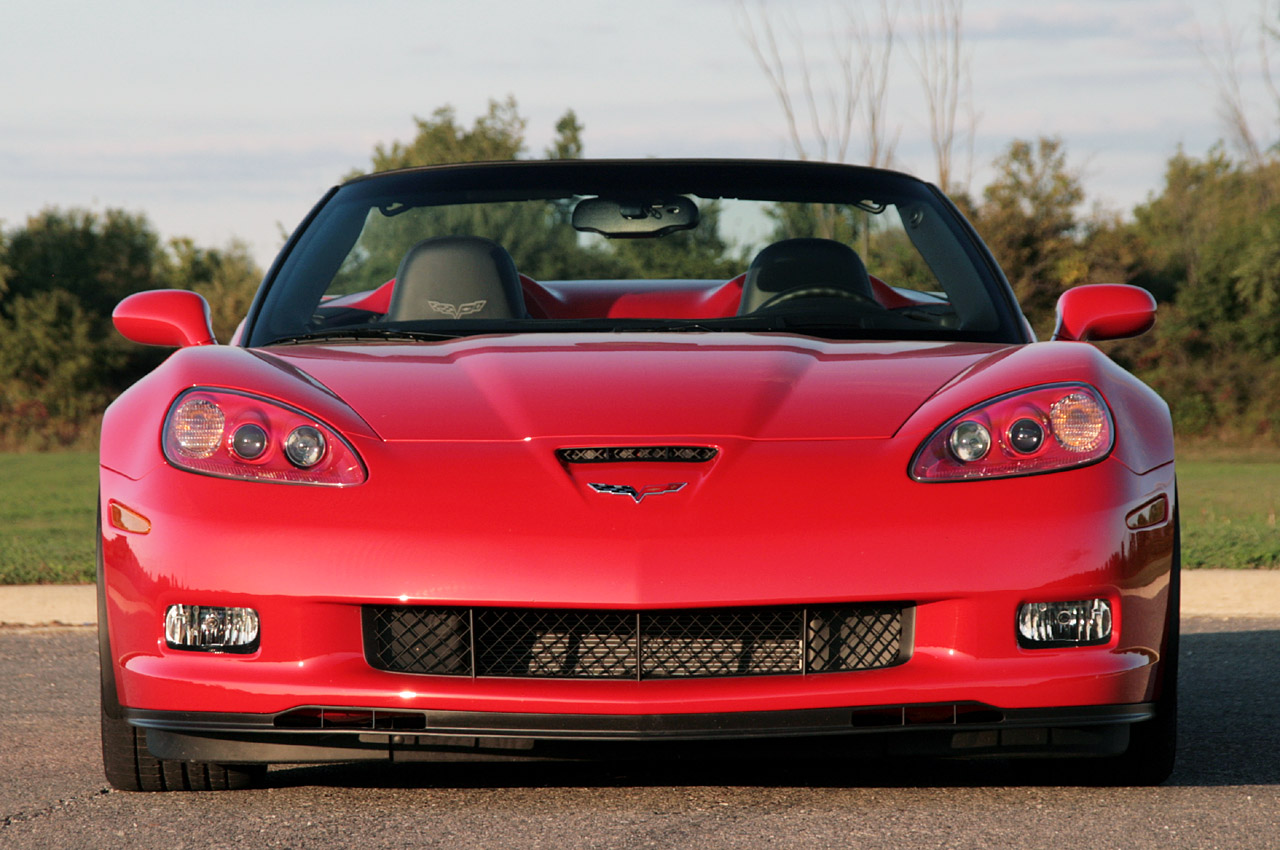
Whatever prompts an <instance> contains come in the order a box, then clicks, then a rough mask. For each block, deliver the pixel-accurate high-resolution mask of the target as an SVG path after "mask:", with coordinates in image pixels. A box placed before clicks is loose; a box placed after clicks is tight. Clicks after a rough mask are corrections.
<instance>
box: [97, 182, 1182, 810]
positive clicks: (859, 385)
mask: <svg viewBox="0 0 1280 850" xmlns="http://www.w3.org/2000/svg"><path fill="white" fill-rule="evenodd" d="M208 315H209V314H208V307H207V305H206V304H205V303H204V302H203V301H202V299H201V298H200V297H199V296H198V295H195V294H193V293H191V292H182V291H152V292H142V293H138V294H136V295H133V296H131V297H130V298H128V299H126V300H125V301H123V302H122V303H121V304H120V305H119V307H118V308H117V309H116V312H115V315H114V319H115V323H116V326H117V327H118V328H119V330H120V332H121V333H123V334H124V335H125V336H126V337H128V338H129V339H131V340H134V341H136V342H139V343H147V344H152V345H168V346H176V347H178V348H179V350H178V351H177V352H176V353H174V354H173V355H172V356H171V357H169V359H168V360H167V361H166V362H165V363H164V364H163V365H162V366H160V367H159V368H158V369H156V370H155V371H154V372H153V373H151V374H150V375H148V376H147V377H146V378H144V379H143V380H141V381H139V382H138V383H137V384H136V385H135V386H133V387H132V388H131V389H129V390H128V391H127V392H125V393H124V394H123V395H122V396H121V397H120V398H119V399H118V400H117V401H116V402H115V403H114V404H113V405H111V407H110V409H109V410H108V411H107V413H106V418H105V420H104V422H103V428H102V450H101V451H102V457H101V504H100V511H99V517H100V522H101V528H102V532H101V535H100V542H101V557H100V562H99V581H98V592H99V609H100V610H99V614H100V616H99V630H100V641H101V659H102V667H101V670H102V744H103V756H104V761H105V765H106V773H107V777H108V779H109V780H110V781H111V783H112V784H113V785H115V786H116V787H118V788H126V789H134V790H173V789H197V788H227V787H232V788H234V787H240V786H243V785H245V784H248V783H250V782H252V781H253V780H254V778H255V777H257V776H260V775H261V773H262V772H263V771H264V770H265V768H266V765H267V764H268V763H291V762H292V763H312V762H324V761H351V760H367V759H379V760H386V761H402V760H435V759H457V758H464V757H466V758H479V759H496V758H503V759H525V758H575V757H582V756H590V755H599V754H602V753H603V754H609V755H610V757H613V756H619V757H626V756H638V757H644V758H649V757H659V756H664V755H670V754H688V753H689V752H691V751H696V752H699V753H705V754H706V755H707V756H726V757H730V756H738V757H741V756H746V755H754V754H758V753H771V754H778V753H783V754H791V753H798V754H815V753H816V754H822V755H825V756H832V757H845V756H850V755H866V754H871V755H884V756H886V757H892V756H896V755H898V754H903V753H908V754H920V753H924V754H936V755H943V756H962V757H985V756H1001V757H1007V756H1034V757H1041V758H1043V757H1050V756H1052V757H1069V758H1071V759H1072V760H1074V761H1073V764H1074V765H1075V767H1076V768H1083V769H1084V770H1085V771H1087V772H1088V773H1090V774H1092V775H1094V776H1096V777H1097V778H1099V779H1100V780H1101V781H1122V782H1135V783H1140V782H1146V783H1150V782H1160V781H1162V780H1163V779H1164V778H1165V777H1166V776H1167V775H1168V773H1169V771H1170V770H1171V768H1172V765H1173V757H1174V731H1175V717H1176V678H1177V676H1176V664H1177V642H1178V604H1177V602H1178V525H1177V520H1178V511H1177V496H1176V487H1175V477H1174V455H1173V440H1172V431H1171V427H1170V420H1169V414H1168V410H1167V407H1166V405H1165V404H1164V403H1163V402H1162V401H1161V400H1160V398H1158V397H1157V396H1156V394H1155V393H1153V392H1152V391H1151V390H1150V389H1148V388H1147V387H1145V386H1144V385H1143V384H1141V383H1140V382H1138V381H1137V380H1136V379H1134V378H1133V377H1132V376H1130V375H1129V374H1127V373H1126V372H1124V371H1123V370H1122V369H1120V368H1119V367H1118V366H1116V365H1115V364H1114V363H1113V362H1112V361H1111V360H1109V359H1108V358H1107V357H1106V356H1105V355H1103V354H1101V353H1100V352H1099V351H1098V350H1097V349H1096V348H1095V347H1094V346H1092V345H1090V344H1089V341H1091V340H1103V339H1112V338H1117V337H1124V336H1130V335H1134V334H1138V333H1141V332H1143V331H1144V330H1146V329H1147V328H1148V327H1149V326H1150V325H1151V322H1152V321H1153V319H1154V315H1155V304H1154V301H1153V300H1152V299H1151V297H1150V295H1148V294H1147V293H1146V292H1145V291H1144V290H1141V289H1136V288H1133V287H1127V286H1118V285H1110V286H1081V287H1077V288H1075V289H1072V290H1070V291H1068V292H1067V293H1066V294H1065V295H1064V296H1063V297H1062V299H1061V301H1060V302H1059V304H1058V325H1057V329H1056V331H1055V332H1054V334H1053V339H1052V340H1051V341H1048V342H1037V341H1036V339H1035V336H1034V334H1033V333H1032V331H1031V329H1030V327H1029V325H1028V323H1027V321H1026V320H1025V319H1024V318H1023V315H1022V313H1021V312H1020V310H1019V308H1018V306H1017V304H1016V302H1015V300H1014V297H1013V294H1012V292H1011V290H1010V287H1009V285H1008V283H1007V282H1006V281H1005V279H1004V277H1003V275H1002V274H1001V272H1000V270H999V268H998V267H997V266H996V263H995V262H994V261H993V259H992V257H991V255H990V253H989V252H988V251H987V249H986V248H985V247H984V246H983V244H982V242H981V241H980V239H979V238H978V236H977V235H976V234H975V232H974V230H973V229H972V227H970V225H969V224H968V223H966V221H965V220H964V218H963V217H962V216H961V215H960V214H959V213H958V212H957V211H956V209H955V207H954V206H952V204H951V203H949V202H948V201H947V199H946V198H945V197H944V196H943V195H942V194H941V193H940V192H939V191H938V190H937V189H936V188H934V187H933V186H931V185H929V184H927V183H924V182H921V181H919V180H916V179H914V178H912V177H908V176H906V175H903V174H898V173H893V172H887V171H879V170H871V169H865V168H855V167H850V166H842V165H829V164H813V163H799V162H744V161H662V160H642V161H595V162H593V161H555V162H539V163H531V162H508V163H487V164H476V165H461V166H442V167H433V168H422V169H411V170H405V171H399V172H392V173H386V174H378V175H373V176H369V177H363V178H359V179H355V180H352V181H350V182H348V183H346V184H345V185H343V186H341V187H338V188H335V189H334V190H332V191H331V192H330V193H329V194H328V195H327V196H326V197H325V198H324V199H323V200H322V201H321V202H320V204H319V205H318V206H316V208H315V209H314V210H313V211H312V212H311V213H310V215H309V216H308V217H307V219H306V220H305V221H304V222H303V224H302V225H301V226H300V227H299V228H298V229H297V231H296V232H295V233H294V234H293V236H292V237H291V238H290V240H289V242H288V244H287V245H286V246H285V247H284V249H283V251H282V252H281V254H280V257H279V259H278V260H277V261H276V262H275V264H274V265H273V266H272V268H271V270H270V271H269V273H268V274H267V276H266V279H265V281H264V282H263V284H262V287H261V289H260V291H259V293H258V295H257V298H256V300H255V302H254V304H253V306H252V308H251V309H250V311H249V314H248V315H247V316H246V318H245V320H244V322H243V324H242V325H241V326H240V328H239V330H238V331H237V332H236V334H235V337H234V338H233V339H232V340H231V341H230V344H226V345H218V344H215V340H214V339H213V334H212V332H211V330H210V325H209V319H208ZM1051 776H1052V774H1051Z"/></svg>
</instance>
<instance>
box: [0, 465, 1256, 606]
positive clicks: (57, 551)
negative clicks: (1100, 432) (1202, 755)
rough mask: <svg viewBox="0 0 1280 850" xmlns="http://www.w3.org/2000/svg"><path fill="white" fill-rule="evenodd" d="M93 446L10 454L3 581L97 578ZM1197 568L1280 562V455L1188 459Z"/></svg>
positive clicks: (1184, 489)
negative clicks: (82, 449) (1278, 516)
mask: <svg viewBox="0 0 1280 850" xmlns="http://www.w3.org/2000/svg"><path fill="white" fill-rule="evenodd" d="M97 470H98V467H97V456H96V455H95V454H94V453H93V452H59V453H54V454H3V453H0V584H75V583H78V582H87V581H93V572H94V564H93V545H94V544H93V527H94V503H95V499H96V494H97V489H98V477H97ZM1178 486H1179V490H1180V494H1181V497H1182V541H1183V546H1182V561H1183V565H1184V566H1186V567H1188V568H1192V569H1194V568H1197V567H1226V568H1231V569H1258V568H1263V569H1280V528H1277V524H1276V514H1277V512H1280V460H1277V459H1275V458H1274V457H1268V458H1264V459H1259V460H1250V459H1248V458H1237V459H1230V458H1228V459H1221V458H1213V459H1191V460H1180V461H1178Z"/></svg>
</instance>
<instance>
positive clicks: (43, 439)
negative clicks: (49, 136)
mask: <svg viewBox="0 0 1280 850" xmlns="http://www.w3.org/2000/svg"><path fill="white" fill-rule="evenodd" d="M259 277H260V274H259V272H258V270H257V268H256V267H255V266H254V263H253V261H252V260H251V259H250V257H249V255H248V252H247V250H246V249H245V248H244V247H243V246H242V245H238V244H232V245H231V246H230V247H228V248H227V249H226V250H205V249H201V248H198V247H196V246H195V245H194V243H192V242H191V240H189V239H177V240H173V241H171V242H170V243H169V244H167V245H162V244H161V241H160V238H159V236H158V235H157V234H156V232H155V230H154V229H153V228H152V227H151V225H150V223H149V222H148V221H147V220H146V218H145V217H144V216H141V215H135V214H132V213H127V212H124V211H122V210H107V211H106V212H104V213H101V214H99V213H94V212H89V211H87V210H79V209H72V210H59V209H49V210H45V211H44V212H42V213H40V214H39V215H37V216H34V217H32V218H31V219H29V220H28V221H27V223H26V226H24V227H20V228H15V229H13V230H10V231H8V232H5V233H3V234H2V239H0V448H23V449H44V448H54V447H59V446H68V445H78V444H83V443H86V442H89V441H91V440H92V438H93V436H94V435H95V433H96V426H97V421H98V417H99V415H100V414H101V412H102V410H103V408H104V407H106V405H107V403H108V402H109V401H110V400H111V398H113V397H114V396H115V395H116V394H117V393H119V392H120V391H121V390H123V389H124V388H125V387H127V386H128V385H129V384H130V383H132V382H133V381H134V380H136V379H137V378H138V377H140V376H141V375H143V374H145V373H146V372H147V371H148V370H149V369H151V368H154V366H155V365H156V364H157V363H159V362H160V360H161V359H162V358H163V357H164V356H165V354H166V352H164V351H162V350H160V349H149V348H146V347H144V346H140V345H135V344H133V343H130V342H128V341H127V340H125V339H124V338H123V337H121V336H120V335H119V334H117V333H116V332H115V329H114V328H113V326H112V325H111V311H112V309H114V308H115V305H116V304H117V303H119V301H120V300H121V299H123V298H124V297H125V296H127V295H130V294H132V293H134V292H139V291H141V290H144V289H160V288H167V287H168V288H178V289H194V290H196V291H198V292H200V293H201V294H202V295H204V296H205V297H206V298H207V299H208V300H209V302H210V306H211V309H212V312H213V317H214V325H215V329H217V330H218V332H219V333H220V334H222V335H223V336H222V337H221V338H222V339H226V337H227V336H229V335H230V333H231V332H232V330H233V329H234V325H235V322H237V321H239V317H241V316H243V315H244V312H245V310H246V309H247V308H248V304H249V300H250V299H251V298H252V296H253V292H254V290H255V289H256V288H257V284H258V280H259Z"/></svg>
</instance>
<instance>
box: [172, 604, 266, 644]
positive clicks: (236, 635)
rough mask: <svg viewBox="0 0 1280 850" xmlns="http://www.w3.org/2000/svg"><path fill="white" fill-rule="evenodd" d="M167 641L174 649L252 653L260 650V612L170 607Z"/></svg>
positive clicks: (194, 606)
mask: <svg viewBox="0 0 1280 850" xmlns="http://www.w3.org/2000/svg"><path fill="white" fill-rule="evenodd" d="M164 640H165V643H166V644H168V645H169V647H170V648H171V649H189V650H195V651H197V652H253V651H254V650H255V649H257V648H258V612H257V611H255V610H253V609H252V608H219V607H215V606H212V605H170V606H169V610H168V611H166V612H165V615H164Z"/></svg>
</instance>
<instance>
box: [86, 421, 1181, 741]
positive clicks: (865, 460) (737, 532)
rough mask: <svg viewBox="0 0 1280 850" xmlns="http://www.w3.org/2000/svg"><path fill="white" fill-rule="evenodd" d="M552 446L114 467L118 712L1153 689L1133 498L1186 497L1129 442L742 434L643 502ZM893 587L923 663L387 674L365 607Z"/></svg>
mask: <svg viewBox="0 0 1280 850" xmlns="http://www.w3.org/2000/svg"><path fill="white" fill-rule="evenodd" d="M541 442H542V441H539V440H533V441H532V442H531V443H521V444H518V445H509V444H485V445H472V444H467V445H458V444H448V445H441V446H435V445H430V444H425V445H405V444H400V445H394V446H393V445H386V444H377V443H361V444H360V445H359V446H358V448H359V450H360V452H361V454H362V455H363V456H364V457H365V460H366V461H367V462H368V465H369V468H370V470H373V471H376V472H377V474H376V475H373V474H372V473H371V477H370V480H369V481H368V482H366V483H365V484H363V485H361V486H359V487H353V488H350V489H347V490H331V489H326V488H318V487H289V486H282V485H272V484H260V483H249V482H238V481H228V480H222V479H213V478H204V477H201V476H195V475H191V474H189V473H185V472H181V471H178V470H175V469H172V468H170V467H168V466H166V465H164V464H163V462H160V463H158V464H157V465H156V466H155V467H153V468H152V470H151V471H150V472H148V473H146V474H145V475H143V476H141V477H140V478H137V479H133V478H129V477H126V476H123V475H120V474H118V473H116V472H113V471H112V470H110V469H106V468H104V469H103V471H102V495H103V504H104V506H105V505H106V504H107V503H108V501H109V500H111V499H115V500H117V501H119V502H121V503H122V504H125V505H127V506H129V507H130V508H131V509H133V510H136V511H138V512H139V513H141V514H144V515H145V516H147V517H148V518H149V519H150V521H151V530H150V532H149V533H147V534H145V535H143V534H133V533H129V532H124V531H117V530H114V529H112V528H110V525H109V518H108V517H106V516H105V514H104V528H105V529H106V533H105V534H104V539H103V547H104V581H103V583H102V587H101V591H102V592H103V593H104V594H105V600H104V602H105V606H106V611H107V615H108V616H107V618H106V620H107V622H108V623H109V632H110V634H109V638H110V645H109V648H110V663H111V665H112V666H111V671H112V673H113V674H114V686H115V689H116V692H117V695H118V699H119V703H120V704H121V705H122V706H123V707H125V709H126V712H130V711H142V712H170V713H174V712H176V713H177V714H178V715H181V714H183V713H186V712H190V711H196V710H199V711H207V710H209V709H211V708H213V709H216V710H217V711H218V712H220V713H221V712H226V713H229V715H241V716H258V717H264V718H273V717H275V716H276V715H280V714H283V713H286V712H289V711H292V710H294V709H297V708H299V707H304V706H325V707H333V708H340V707H354V708H356V709H360V708H367V707H372V708H377V709H380V710H383V709H385V710H392V711H411V712H412V711H417V712H424V713H427V714H428V715H430V714H432V713H436V714H440V713H443V714H441V716H443V715H444V714H448V715H450V716H461V715H463V714H470V713H481V714H483V715H485V716H489V717H496V716H508V715H510V716H518V717H535V716H542V715H549V716H561V717H563V716H568V717H582V716H598V717H601V718H625V717H655V716H667V715H693V716H697V717H701V718H721V717H727V716H732V715H744V716H745V715H748V714H753V713H761V712H764V713H773V712H806V711H825V710H841V711H853V710H854V708H853V707H866V708H873V709H876V710H882V709H886V708H887V709H889V710H892V709H893V707H895V706H918V705H925V706H929V705H938V704H944V705H945V704H951V705H968V704H978V705H983V706H991V707H993V708H994V709H995V710H998V711H999V712H1002V716H1003V717H1008V716H1010V715H1009V713H1010V712H1018V711H1022V710H1032V709H1040V708H1043V707H1062V708H1063V709H1064V710H1067V709H1074V708H1077V707H1078V708H1088V707H1097V706H1131V705H1140V704H1144V703H1149V702H1151V701H1153V700H1154V699H1155V697H1156V696H1157V695H1158V670H1159V661H1160V653H1161V650H1162V647H1163V645H1164V643H1163V641H1164V633H1165V624H1166V622H1167V619H1166V611H1167V596H1168V587H1169V574H1170V569H1171V564H1172V541H1173V532H1172V525H1171V523H1165V524H1163V525H1161V526H1157V527H1152V528H1146V529H1142V530H1137V531H1135V530H1132V529H1129V528H1127V527H1126V525H1125V517H1126V515H1128V514H1129V513H1130V512H1131V511H1134V510H1136V509H1137V508H1139V507H1140V506H1142V505H1143V504H1145V503H1147V502H1149V501H1150V500H1151V499H1152V498H1153V497H1155V496H1157V495H1160V494H1166V495H1167V496H1168V497H1169V498H1170V499H1172V497H1173V467H1172V465H1171V464H1170V465H1167V466H1165V467H1161V468H1158V469H1156V470H1153V471H1151V472H1149V473H1146V474H1143V475H1138V474H1135V473H1134V472H1132V471H1131V470H1129V469H1127V468H1126V467H1124V466H1123V465H1122V464H1120V463H1119V462H1118V461H1116V460H1115V459H1110V460H1107V461H1104V462H1102V463H1100V464H1097V465H1095V466H1092V467H1087V468H1083V469H1078V470H1072V471H1069V472H1064V473H1058V474H1053V475H1043V476H1036V477H1031V478H1026V479H1008V480H1003V481H980V482H972V483H961V484H937V485H924V484H919V483H916V482H913V481H910V480H909V479H908V478H907V476H906V475H905V472H904V470H905V468H906V463H907V460H908V458H907V456H906V455H905V454H903V452H902V451H901V450H894V449H893V447H892V446H889V445H887V443H882V442H880V441H846V442H840V441H834V442H825V443H816V442H815V443H808V442H803V441H797V442H784V443H777V444H754V443H748V442H746V441H743V442H742V444H741V445H737V446H733V445H730V446H728V447H727V448H725V450H724V452H723V458H725V459H724V460H723V461H722V466H720V467H718V468H717V469H716V470H715V472H714V475H711V474H708V475H707V476H706V477H705V478H704V479H703V480H701V481H700V482H697V483H691V484H689V486H687V487H685V488H683V489H682V490H680V491H679V492H678V493H674V494H668V495H664V496H662V497H661V498H652V499H648V498H647V499H645V500H644V502H643V503H642V504H640V503H636V502H633V501H632V500H631V499H626V498H619V497H617V496H612V497H608V496H599V495H598V494H591V493H584V492H583V491H582V490H581V489H579V488H578V486H577V482H575V481H574V480H572V479H571V478H570V477H568V476H566V475H565V473H564V472H563V470H561V469H560V468H559V467H558V466H557V465H556V464H557V462H556V461H555V459H554V451H553V448H554V447H555V446H556V445H559V442H556V441H545V442H546V444H545V445H544V444H540V443H541ZM669 442H672V443H673V444H676V443H697V442H698V440H697V439H696V438H695V437H690V436H687V435H685V436H681V437H680V438H679V439H676V438H672V439H671V440H669ZM721 442H722V443H726V442H732V441H721ZM887 442H888V443H892V442H893V441H887ZM380 455H381V456H380ZM762 469H763V470H785V475H773V476H766V475H762V474H761V472H760V470H762ZM833 469H834V470H839V469H845V470H861V471H863V472H864V473H865V481H867V482H874V486H872V485H871V484H865V485H863V486H853V485H848V486H842V487H839V488H833V487H832V481H833V472H832V471H833ZM477 470H489V471H492V470H501V471H502V482H501V484H502V486H500V487H499V486H490V484H491V482H486V481H478V480H477V479H476V475H477ZM494 474H496V473H494ZM655 474H665V473H655ZM663 480H665V479H663ZM424 482H425V483H424ZM427 485H429V486H427ZM407 494H413V498H408V496H407ZM815 494H817V495H815ZM1171 513H1172V511H1171ZM1089 598H1105V599H1107V600H1108V601H1110V602H1111V604H1112V608H1113V611H1114V625H1115V628H1114V632H1113V636H1112V639H1111V641H1110V642H1109V643H1107V644H1105V645H1102V646H1096V647H1081V648H1067V649H1039V650H1025V649H1022V648H1020V647H1019V646H1018V644H1017V639H1016V633H1015V618H1016V612H1017V609H1018V605H1019V604H1020V603H1022V602H1025V601H1054V600H1056V601H1066V600H1077V599H1089ZM886 602H897V603H901V604H906V605H910V606H912V608H913V610H914V612H915V615H914V618H915V619H914V625H913V632H912V634H911V636H910V637H911V654H910V658H909V659H908V660H907V661H906V662H905V663H901V664H898V665H896V666H892V667H887V668H884V669H874V670H866V671H860V672H851V673H830V674H823V675H802V676H801V675H797V676H792V675H776V676H774V675H771V676H754V677H745V678H719V679H685V680H664V681H639V682H635V681H632V682H627V681H581V680H557V679H537V680H534V679H511V678H501V677H497V678H483V677H481V678H471V677H466V676H453V677H450V676H433V675H415V674H408V673H395V672H389V671H385V670H378V669H374V668H373V667H372V666H371V665H370V664H369V662H368V660H367V658H366V655H365V651H364V646H363V637H362V635H363V623H362V612H363V610H364V608H365V606H369V605H446V606H471V605H480V606H493V607H504V606H505V607H546V608H566V609H624V610H653V609H678V608H695V607H702V608H708V607H732V606H759V605H807V604H846V603H853V604H879V603H886ZM171 604H196V605H225V606H245V607H251V608H254V609H255V610H257V611H258V612H259V614H260V616H261V623H262V636H261V647H260V648H259V649H258V650H257V651H255V652H253V653H251V654H246V655H212V654H203V653H192V652H183V651H180V650H174V649H171V648H169V647H167V646H166V645H165V642H164V636H163V628H162V624H163V618H164V611H165V609H166V607H167V606H168V605H171ZM127 716H130V717H132V716H133V715H132V714H127ZM601 722H610V721H606V720H602V721H601ZM691 722H701V721H698V720H695V721H691ZM717 722H718V721H717ZM730 725H731V724H730ZM784 725H785V724H784ZM1000 728H1004V727H996V731H998V730H999V729H1000ZM1046 728H1047V727H1046ZM1063 728H1067V727H1063ZM268 731H269V733H270V735H276V734H283V735H286V736H292V735H295V734H303V733H299V732H278V731H275V726H274V721H271V723H270V724H269V730H268ZM156 732H157V734H175V735H176V734H186V733H183V732H181V731H180V730H171V729H170V730H165V729H157V730H156ZM429 732H430V730H428V735H429ZM218 734H222V733H221V732H219V733H218ZM324 734H328V733H327V732H324ZM344 734H345V733H344ZM362 734H363V733H362ZM368 734H375V732H374V731H370V732H369V733H368ZM471 734H473V735H474V736H475V737H484V736H481V735H480V734H479V733H478V732H477V733H471ZM811 734H826V733H825V732H821V730H819V732H817V733H811ZM842 734H843V733H842ZM356 737H357V738H358V737H359V735H356ZM415 737H422V736H421V735H418V736H415ZM516 737H519V736H516ZM379 746H381V745H379ZM388 746H390V745H388Z"/></svg>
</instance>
